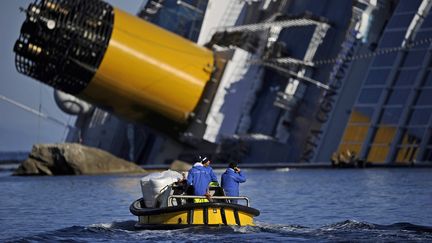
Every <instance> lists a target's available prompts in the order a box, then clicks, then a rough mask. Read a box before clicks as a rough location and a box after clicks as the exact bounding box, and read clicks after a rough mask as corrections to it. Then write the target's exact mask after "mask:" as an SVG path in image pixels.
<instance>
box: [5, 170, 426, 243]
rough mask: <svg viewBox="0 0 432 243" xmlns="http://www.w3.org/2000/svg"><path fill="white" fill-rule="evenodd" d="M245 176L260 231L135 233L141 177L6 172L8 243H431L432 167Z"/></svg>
mask: <svg viewBox="0 0 432 243" xmlns="http://www.w3.org/2000/svg"><path fill="white" fill-rule="evenodd" d="M216 172H217V174H218V175H219V176H220V174H221V173H222V172H223V171H222V170H217V171H216ZM244 172H245V173H246V175H247V178H248V181H247V182H246V183H244V184H242V186H241V194H242V195H247V196H249V197H250V199H251V204H252V207H255V208H257V209H259V210H260V211H261V215H260V216H259V217H257V218H256V222H257V226H256V227H219V228H204V227H194V228H188V229H181V230H163V231H162V230H153V231H151V230H141V231H138V230H134V227H133V225H134V224H135V221H136V217H135V216H133V215H131V214H130V212H129V205H130V203H132V201H133V200H135V199H137V198H139V197H141V190H140V188H139V179H140V178H141V177H142V175H115V176H112V175H109V176H57V177H12V176H10V175H9V174H10V172H2V173H0V242H8V241H11V242H15V241H19V242H38V241H42V242H46V241H51V242H58V241H67V242H107V241H111V242H144V241H164V242H190V241H198V240H205V241H207V242H209V241H221V242H235V241H237V242H242V241H247V242H286V241H307V242H317V241H320V242H334V241H374V242H375V241H381V242H401V241H403V242H427V241H430V242H432V169H412V168H405V169H364V170H362V169H358V170H355V169H339V170H331V169H297V170H295V169H292V170H244ZM219 178H220V177H219Z"/></svg>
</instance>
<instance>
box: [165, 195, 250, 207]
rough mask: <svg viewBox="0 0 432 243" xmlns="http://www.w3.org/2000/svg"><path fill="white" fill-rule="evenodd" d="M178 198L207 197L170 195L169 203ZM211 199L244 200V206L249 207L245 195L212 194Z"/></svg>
mask: <svg viewBox="0 0 432 243" xmlns="http://www.w3.org/2000/svg"><path fill="white" fill-rule="evenodd" d="M175 198H178V199H194V198H199V199H207V197H206V196H194V195H171V196H169V197H168V201H170V200H171V205H172V200H173V199H175ZM211 199H233V200H245V201H246V206H247V207H249V198H248V197H245V196H239V197H233V196H212V197H211Z"/></svg>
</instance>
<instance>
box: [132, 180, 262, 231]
mask: <svg viewBox="0 0 432 243" xmlns="http://www.w3.org/2000/svg"><path fill="white" fill-rule="evenodd" d="M209 190H210V193H211V194H212V196H211V198H210V200H207V198H206V197H204V196H191V195H185V193H184V192H183V191H182V190H181V189H180V188H179V186H176V183H173V184H172V185H169V186H167V187H165V188H164V190H163V192H161V193H160V195H159V196H158V197H157V199H156V203H155V204H154V207H147V206H146V202H145V200H144V199H143V198H140V199H138V200H136V201H135V202H133V203H132V204H131V206H130V211H131V213H132V214H134V215H136V216H138V222H137V224H136V225H135V226H136V228H140V229H175V228H184V227H190V226H223V225H238V226H253V225H254V217H256V216H258V215H259V214H260V212H259V211H258V210H257V209H255V208H252V207H250V203H249V199H248V198H247V197H244V196H240V197H228V196H225V194H224V191H223V189H222V188H221V187H210V188H209ZM197 201H200V202H199V203H197ZM232 201H235V202H238V203H241V204H237V203H234V202H232Z"/></svg>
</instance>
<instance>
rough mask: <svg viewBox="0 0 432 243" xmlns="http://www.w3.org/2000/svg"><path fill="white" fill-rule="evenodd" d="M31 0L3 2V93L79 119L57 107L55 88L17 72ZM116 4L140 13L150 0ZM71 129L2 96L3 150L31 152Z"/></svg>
mask: <svg viewBox="0 0 432 243" xmlns="http://www.w3.org/2000/svg"><path fill="white" fill-rule="evenodd" d="M31 2H34V1H31V0H1V1H0V96H5V97H7V98H8V99H11V100H14V101H16V102H18V103H21V104H23V105H25V106H28V107H31V108H33V109H35V110H37V111H39V110H40V112H41V113H44V114H46V115H48V116H50V117H53V118H55V119H57V120H60V121H62V122H63V123H65V124H70V125H74V120H75V118H74V117H73V116H69V115H67V114H65V113H63V112H62V111H60V110H59V108H57V105H56V104H55V102H54V98H53V89H52V88H50V87H48V86H46V85H44V84H42V83H40V82H38V81H35V80H33V79H30V78H28V77H26V76H24V75H22V74H20V73H18V72H17V71H16V68H15V61H14V58H15V54H14V52H13V46H14V43H15V41H16V39H17V38H18V36H19V31H20V28H21V24H22V22H23V21H24V19H25V14H24V13H21V12H20V11H19V7H24V8H26V7H27V5H28V4H29V3H31ZM106 2H109V3H111V4H112V5H113V6H115V7H118V8H120V9H123V10H125V11H127V12H129V13H131V14H134V15H135V14H136V12H137V11H138V9H139V8H140V7H141V5H142V4H143V3H144V2H146V0H107V1H106ZM67 132H68V128H67V127H65V126H64V125H60V124H57V123H55V122H53V121H50V120H47V119H44V118H40V117H39V116H37V115H35V114H33V113H30V112H28V111H25V110H24V109H21V108H19V107H18V106H15V105H13V104H10V103H9V102H6V101H4V100H2V99H0V152H1V151H30V149H31V147H32V145H33V144H34V143H55V142H62V141H63V140H64V139H65V137H66V134H67Z"/></svg>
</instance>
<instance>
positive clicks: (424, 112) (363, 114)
mask: <svg viewBox="0 0 432 243" xmlns="http://www.w3.org/2000/svg"><path fill="white" fill-rule="evenodd" d="M403 109H404V108H403V107H384V108H383V109H382V112H381V117H380V118H379V119H378V122H377V123H378V124H382V125H398V124H399V122H400V120H401V117H402V114H403ZM374 111H375V108H373V107H355V108H354V110H353V112H352V114H351V118H350V123H357V124H371V123H372V116H373V114H374ZM431 115H432V106H430V107H414V108H412V109H411V110H410V111H409V113H408V122H407V125H408V126H421V125H428V124H430V123H431Z"/></svg>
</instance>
